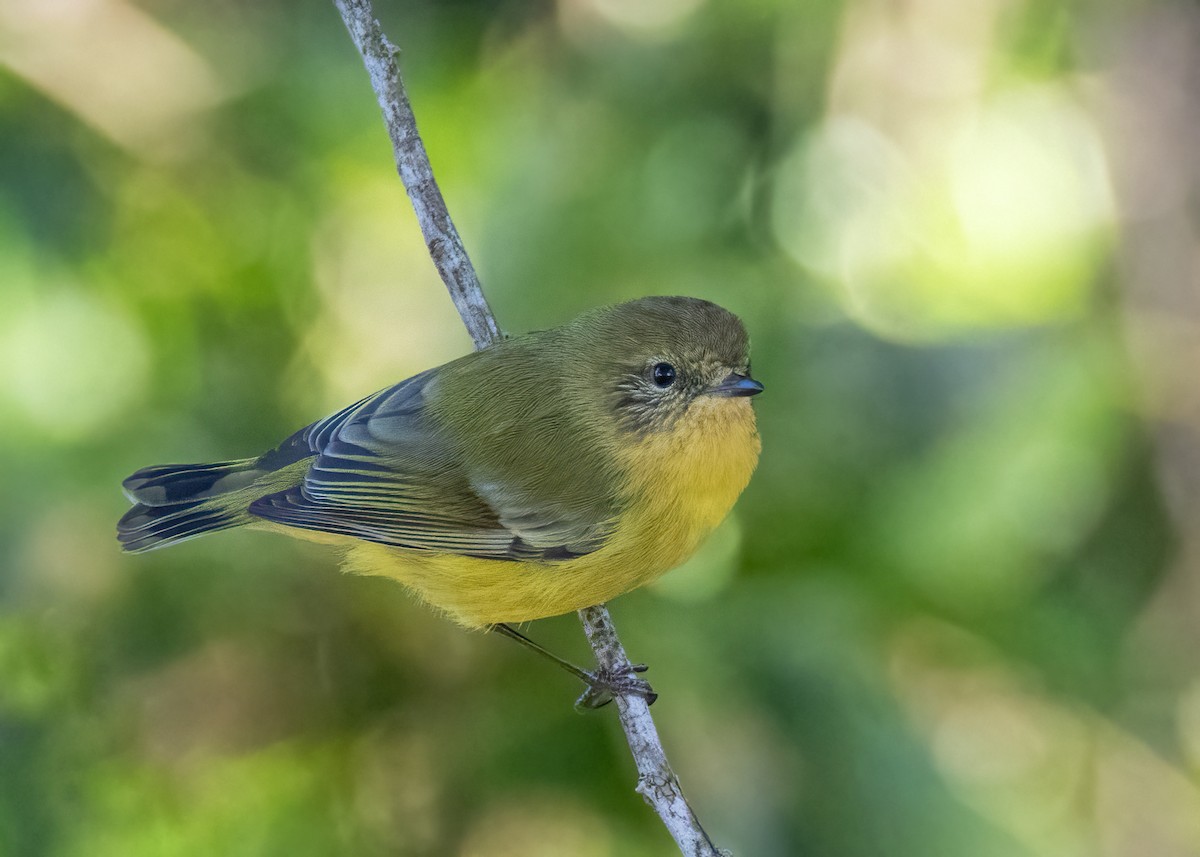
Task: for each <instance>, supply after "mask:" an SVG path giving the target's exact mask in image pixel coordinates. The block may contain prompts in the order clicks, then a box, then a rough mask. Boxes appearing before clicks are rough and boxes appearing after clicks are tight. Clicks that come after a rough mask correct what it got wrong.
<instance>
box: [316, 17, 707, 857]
mask: <svg viewBox="0 0 1200 857" xmlns="http://www.w3.org/2000/svg"><path fill="white" fill-rule="evenodd" d="M333 2H334V5H336V6H337V8H338V11H339V12H340V13H341V15H342V20H343V21H345V23H346V29H347V30H349V31H350V37H351V38H352V39H353V40H354V44H355V46H356V47H357V48H358V51H359V53H360V54H362V58H363V63H364V64H365V65H366V67H367V72H368V73H369V74H370V76H371V86H372V87H373V88H374V90H375V95H376V97H377V98H378V100H379V106H380V108H381V109H382V110H383V118H384V122H385V124H386V125H387V129H388V134H389V136H390V137H391V139H392V148H393V149H394V151H395V155H396V169H397V171H398V172H399V173H400V178H401V180H402V181H403V182H404V188H405V190H407V191H408V197H409V199H410V200H412V204H413V209H414V210H415V211H416V213H417V220H418V221H419V222H420V224H421V233H422V234H423V235H424V236H425V244H426V246H427V247H428V248H429V255H430V257H431V258H432V259H433V263H434V265H435V266H436V267H437V270H438V273H439V274H440V275H441V277H442V280H443V281H444V282H445V283H446V288H447V289H449V290H450V297H451V298H452V299H453V300H454V305H455V306H456V307H458V312H459V315H461V316H462V320H463V324H465V325H466V327H467V331H468V332H469V333H470V334H471V338H472V339H473V340H474V341H475V347H476V348H485V347H487V346H488V345H491V344H492V343H494V342H496V341H497V340H499V339H500V338H501V337H502V334H501V332H500V327H499V325H497V324H496V319H495V316H494V315H493V314H492V310H491V307H489V306H488V303H487V300H486V299H485V298H484V296H483V288H482V286H481V285H480V283H479V278H478V276H477V275H476V274H475V268H474V266H472V265H471V260H470V259H469V258H468V257H467V252H466V250H465V249H464V248H463V245H462V240H461V239H460V238H459V237H458V231H457V230H456V229H455V228H454V224H453V222H451V220H450V214H449V212H447V210H446V202H445V200H443V199H442V193H441V191H440V190H439V189H438V186H437V182H436V181H435V180H434V178H433V169H432V167H431V166H430V165H429V155H428V154H427V153H426V152H425V145H424V144H423V143H422V142H421V137H420V135H419V134H418V133H417V123H416V118H415V117H414V116H413V112H412V107H411V105H410V104H409V102H408V94H407V93H406V92H405V90H404V83H403V81H402V80H401V79H400V70H399V68H398V67H397V65H396V53H397V50H396V48H395V47H394V46H393V45H392V43H391V42H389V41H388V39H387V37H386V36H384V34H383V31H382V29H381V28H380V26H379V22H378V21H377V20H375V13H374V11H373V10H372V8H371V3H370V0H333ZM579 618H580V621H582V622H583V628H584V632H585V633H586V634H587V638H588V642H589V643H591V646H592V650H593V651H594V652H595V655H596V662H597V664H599V666H600V667H601V668H602V669H607V670H609V671H612V672H615V673H617V674H621V673H624V672H626V671H627V670H628V666H629V659H628V658H627V657H626V655H625V648H624V647H623V646H622V645H621V641H620V639H619V638H618V637H617V631H616V628H615V627H614V626H613V623H612V619H611V618H610V617H609V615H608V610H607V609H606V608H605V607H604V605H602V604H601V605H597V606H596V607H588V608H585V609H583V610H580V611H579ZM614 697H615V699H616V703H617V710H618V713H619V715H620V718H621V726H622V727H623V728H624V730H625V738H626V740H627V741H628V742H629V749H630V752H632V753H633V758H634V762H635V763H636V764H637V769H638V785H637V790H638V792H639V793H641V795H642V796H643V797H644V798H645V799H646V802H647V803H649V804H650V806H651V807H652V808H653V809H654V811H655V812H657V813H658V815H659V817H660V818H661V819H662V821H663V824H664V825H666V827H667V830H668V831H669V832H670V833H671V836H673V837H674V838H675V842H676V843H677V844H678V845H679V849H680V851H681V852H682V853H683V854H685V855H688V857H719V855H721V854H724V853H727V852H721V851H718V850H717V848H716V847H715V846H714V845H713V843H712V841H711V840H710V839H709V838H708V835H707V834H706V833H705V832H704V829H703V828H702V827H701V826H700V822H699V821H697V819H696V816H695V813H693V812H692V809H691V807H690V806H688V803H687V801H686V800H685V799H684V797H683V792H682V790H681V789H680V787H679V780H678V778H677V777H676V776H675V772H674V771H672V770H671V766H670V764H669V763H668V761H667V755H666V753H665V752H664V751H663V747H662V742H661V741H660V740H659V738H658V730H657V729H656V728H655V726H654V719H653V718H652V717H651V716H650V706H649V705H648V704H647V702H646V700H645V699H643V698H642V697H640V696H636V695H628V694H622V693H614Z"/></svg>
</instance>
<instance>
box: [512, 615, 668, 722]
mask: <svg viewBox="0 0 1200 857" xmlns="http://www.w3.org/2000/svg"><path fill="white" fill-rule="evenodd" d="M491 630H493V631H495V632H496V633H498V634H503V635H504V636H506V637H508V638H509V639H510V640H516V641H517V642H518V643H520V644H521V645H522V646H527V647H528V648H530V649H532V650H533V651H535V652H537V653H538V654H539V655H541V656H542V657H544V658H548V659H550V660H552V661H554V663H556V664H558V665H559V666H560V667H562V668H563V669H564V670H566V671H567V672H569V673H570V674H571V675H573V676H575V678H577V679H579V680H580V681H581V682H583V683H584V684H586V685H587V690H585V691H584V692H583V693H582V694H581V695H580V697H579V699H577V700H575V707H576V708H577V709H579V710H584V709H592V708H600V707H601V706H602V705H607V704H608V703H610V702H612V699H613V694H614V693H630V694H634V695H636V696H641V697H643V698H645V700H646V702H647V703H648V704H650V705H653V704H654V700H656V699H658V694H657V693H655V692H654V690H653V688H651V687H650V682H648V681H646V680H645V679H643V678H638V677H637V675H635V674H636V673H644V672H645V671H646V669H647V667H646V665H645V664H629V665H628V667H627V669H625V670H622V671H620V672H618V671H616V670H604V669H598V670H595V671H589V670H585V669H583V668H582V667H577V666H575V664H573V663H571V662H570V661H567V660H563V659H562V658H560V657H559V656H558V655H556V654H554V652H552V651H550V650H549V649H547V648H545V647H544V646H540V645H538V644H537V643H535V642H534V641H533V640H531V639H529V638H528V637H526V636H525V635H524V634H522V633H521V632H520V631H518V630H517V629H516V628H514V627H512V626H511V625H505V624H504V623H500V624H497V625H493V626H492V628H491Z"/></svg>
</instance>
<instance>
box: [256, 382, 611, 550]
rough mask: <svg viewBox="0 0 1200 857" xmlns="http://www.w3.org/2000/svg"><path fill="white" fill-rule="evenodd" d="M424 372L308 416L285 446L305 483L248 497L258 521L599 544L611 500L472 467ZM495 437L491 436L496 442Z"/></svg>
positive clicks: (443, 540)
mask: <svg viewBox="0 0 1200 857" xmlns="http://www.w3.org/2000/svg"><path fill="white" fill-rule="evenodd" d="M438 383H439V380H438V376H437V374H436V373H435V372H425V373H422V374H421V375H417V376H415V377H413V378H410V379H409V380H407V381H404V382H402V383H400V384H398V385H396V386H395V387H392V388H391V389H389V390H385V391H383V392H381V393H379V394H377V395H376V396H373V397H371V398H369V399H367V400H364V401H363V402H361V403H359V404H358V405H356V406H354V407H353V408H348V409H347V410H345V411H342V412H340V413H338V414H335V415H333V416H332V417H329V418H328V419H326V420H322V421H321V422H319V423H314V424H313V425H312V426H310V427H309V428H308V429H306V430H304V431H303V432H298V433H297V435H295V436H294V437H293V438H291V439H289V441H288V442H287V443H285V444H284V446H283V447H281V450H283V449H284V448H286V447H289V446H303V445H307V446H308V448H309V449H311V450H312V452H313V453H316V458H315V460H314V461H313V463H312V466H311V467H310V468H309V470H308V473H307V474H306V476H305V478H304V480H303V482H301V483H300V484H299V485H296V486H294V487H290V488H287V489H286V490H282V491H278V492H275V493H272V494H268V495H266V496H263V497H260V498H259V499H257V500H255V501H254V502H253V503H252V504H251V505H250V508H249V511H250V513H251V514H252V515H255V516H257V517H259V518H262V519H264V520H268V521H273V522H275V523H279V524H284V525H287V526H291V527H299V528H302V529H309V530H320V531H323V532H329V533H338V534H341V535H347V536H352V537H355V538H360V539H365V540H367V541H372V542H378V543H380V544H386V545H392V546H394V547H399V548H405V549H408V550H415V551H429V552H434V553H451V554H460V555H464V556H474V557H483V558H488V559H501V560H525V561H531V560H532V561H544V562H553V561H556V560H565V559H570V558H572V557H576V556H581V555H583V554H586V553H590V552H592V551H594V550H597V549H598V548H599V547H601V546H602V545H603V544H604V542H605V540H606V539H607V538H608V536H609V535H610V534H611V532H612V529H613V521H614V520H615V518H616V514H617V509H616V506H615V501H613V500H612V498H610V497H607V496H604V495H602V494H598V495H597V496H594V497H593V496H587V495H586V494H584V495H582V496H581V495H579V494H577V493H575V494H573V495H572V496H571V497H570V498H569V502H563V501H560V498H556V497H542V496H537V492H534V491H531V490H529V489H523V488H521V487H519V486H517V485H515V484H510V481H509V480H505V479H503V478H497V477H496V475H495V474H494V473H492V474H486V475H485V474H482V473H478V472H475V473H473V472H471V467H470V466H469V465H467V464H465V463H464V456H463V454H462V450H461V449H459V447H458V445H457V443H456V441H455V440H454V438H453V437H452V432H450V431H447V430H446V427H445V426H443V425H440V424H439V422H438V418H437V417H436V415H435V413H434V409H432V408H430V406H429V405H430V400H431V397H433V396H436V394H437V385H438ZM492 442H496V441H495V439H493V441H492Z"/></svg>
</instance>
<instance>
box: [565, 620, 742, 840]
mask: <svg viewBox="0 0 1200 857" xmlns="http://www.w3.org/2000/svg"><path fill="white" fill-rule="evenodd" d="M579 620H580V621H581V622H583V632H584V633H585V634H587V638H588V642H589V643H591V644H592V651H594V652H595V653H596V663H598V664H599V665H600V668H601V669H602V670H610V671H613V672H615V673H616V674H618V675H620V674H624V673H626V672H627V670H628V668H629V658H628V657H627V656H626V654H625V647H624V646H622V645H621V639H620V638H619V637H618V636H617V629H616V627H614V626H613V622H612V618H611V617H610V616H609V615H608V608H607V607H605V606H604V605H603V604H598V605H596V606H595V607H585V608H583V609H582V610H580V611H579ZM613 698H614V699H615V700H616V702H617V713H618V714H619V715H620V717H621V726H622V727H623V728H624V729H625V740H626V741H628V742H629V752H631V753H632V754H633V761H634V763H635V764H636V765H637V770H638V784H637V790H638V793H639V794H641V796H642V797H644V798H645V799H646V803H648V804H650V807H651V808H652V809H653V810H654V811H655V812H657V813H658V817H659V818H661V819H662V823H663V824H664V825H665V826H666V828H667V830H668V831H670V833H671V836H672V837H674V839H675V843H676V844H677V845H678V846H679V850H680V851H681V852H682V853H684V854H687V855H688V857H692V856H693V855H695V857H710V855H726V857H728V854H729V852H728V851H719V850H717V846H715V845H714V844H713V841H712V840H711V839H709V838H708V834H707V833H705V832H704V828H703V827H701V826H700V820H699V819H698V818H696V814H695V813H694V812H692V807H691V806H690V805H689V804H688V802H687V798H685V797H684V796H683V789H682V787H680V785H679V777H677V776H675V771H674V770H672V769H671V763H670V762H668V761H667V753H666V751H665V750H663V746H662V741H660V740H659V737H658V729H657V728H656V727H655V725H654V718H653V717H651V716H650V704H649V703H648V702H647V701H646V699H645V698H644V697H641V696H637V695H636V694H623V693H622V694H613Z"/></svg>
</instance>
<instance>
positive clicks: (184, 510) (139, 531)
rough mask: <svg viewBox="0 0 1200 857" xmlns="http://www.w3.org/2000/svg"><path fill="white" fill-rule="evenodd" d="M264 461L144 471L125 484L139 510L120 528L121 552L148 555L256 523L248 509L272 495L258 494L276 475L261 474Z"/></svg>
mask: <svg viewBox="0 0 1200 857" xmlns="http://www.w3.org/2000/svg"><path fill="white" fill-rule="evenodd" d="M260 461H261V459H258V458H246V459H242V460H241V461H222V462H218V463H216V464H162V465H157V466H155V467H145V468H143V469H141V470H139V471H138V472H137V473H135V474H133V475H132V476H130V477H129V478H128V479H126V480H125V481H124V482H123V483H121V485H122V487H123V488H124V489H125V494H126V495H127V496H128V497H129V499H130V500H132V501H133V502H134V504H135V505H134V507H133V508H132V509H130V510H129V511H128V512H126V513H125V516H124V517H123V518H121V520H120V522H119V523H118V524H117V539H118V540H119V541H120V542H121V547H122V548H123V549H124V550H126V551H128V552H129V553H142V552H144V551H149V550H154V549H155V548H161V547H166V546H167V545H173V544H175V543H176V542H181V541H184V540H185V539H191V538H195V537H196V536H201V535H204V534H205V533H212V532H216V531H217V530H226V529H229V528H230V527H236V526H240V525H241V524H245V523H248V522H250V521H251V520H252V519H253V516H252V515H250V513H249V512H247V511H246V508H247V506H249V505H250V502H251V501H252V500H254V499H256V498H257V497H258V496H259V495H260V494H262V493H266V491H267V490H271V489H268V488H266V487H265V486H264V487H263V488H259V489H258V490H255V488H256V483H260V481H261V480H262V477H264V476H267V475H268V474H269V473H270V472H271V471H270V470H263V469H261V468H260V466H259V463H260Z"/></svg>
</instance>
